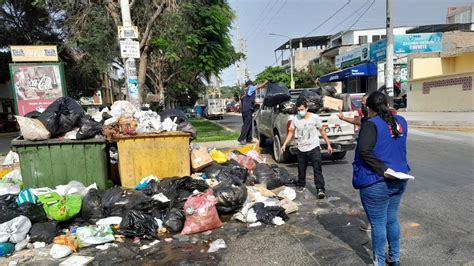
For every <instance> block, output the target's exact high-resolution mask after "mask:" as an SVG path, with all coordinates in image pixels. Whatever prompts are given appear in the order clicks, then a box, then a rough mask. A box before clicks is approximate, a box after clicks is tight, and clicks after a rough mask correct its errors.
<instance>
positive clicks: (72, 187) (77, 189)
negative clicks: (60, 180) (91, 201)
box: [56, 180, 87, 197]
mask: <svg viewBox="0 0 474 266" xmlns="http://www.w3.org/2000/svg"><path fill="white" fill-rule="evenodd" d="M56 192H57V193H58V194H59V195H61V196H67V195H73V194H74V195H79V196H81V197H84V196H85V195H86V193H87V188H86V187H85V186H84V184H82V183H81V182H79V181H75V180H72V181H70V182H69V183H68V184H67V185H60V186H56Z"/></svg>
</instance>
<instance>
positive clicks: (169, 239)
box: [165, 237, 173, 243]
mask: <svg viewBox="0 0 474 266" xmlns="http://www.w3.org/2000/svg"><path fill="white" fill-rule="evenodd" d="M165 242H166V243H171V242H173V238H169V237H168V238H165Z"/></svg>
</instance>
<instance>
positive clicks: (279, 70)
mask: <svg viewBox="0 0 474 266" xmlns="http://www.w3.org/2000/svg"><path fill="white" fill-rule="evenodd" d="M265 80H268V81H276V82H279V83H282V84H285V85H286V86H287V87H290V82H291V76H290V69H289V68H285V67H281V66H275V67H271V66H270V67H267V68H265V70H263V71H262V72H260V73H259V74H257V76H256V78H255V81H256V82H257V83H261V82H263V81H265Z"/></svg>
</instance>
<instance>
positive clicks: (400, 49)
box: [369, 32, 443, 62]
mask: <svg viewBox="0 0 474 266" xmlns="http://www.w3.org/2000/svg"><path fill="white" fill-rule="evenodd" d="M442 39H443V33H441V32H435V33H416V34H403V35H395V36H394V43H393V52H394V54H395V55H397V56H400V55H407V54H414V53H430V52H441V51H442V50H443V44H442ZM386 49H387V40H385V39H383V40H380V41H377V42H374V43H371V44H370V49H369V54H370V61H371V62H380V61H384V60H385V58H386V52H387V51H386Z"/></svg>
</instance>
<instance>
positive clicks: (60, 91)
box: [10, 63, 66, 116]
mask: <svg viewBox="0 0 474 266" xmlns="http://www.w3.org/2000/svg"><path fill="white" fill-rule="evenodd" d="M10 75H11V80H12V87H13V93H14V96H15V100H16V107H17V110H18V114H19V115H21V116H24V115H25V114H27V113H29V112H33V111H37V110H41V109H46V107H48V105H50V104H51V103H52V102H54V101H55V100H56V99H57V98H59V97H62V96H64V95H65V91H66V88H65V86H64V80H63V78H62V77H63V71H62V65H61V64H53V63H51V64H26V63H25V64H10Z"/></svg>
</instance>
